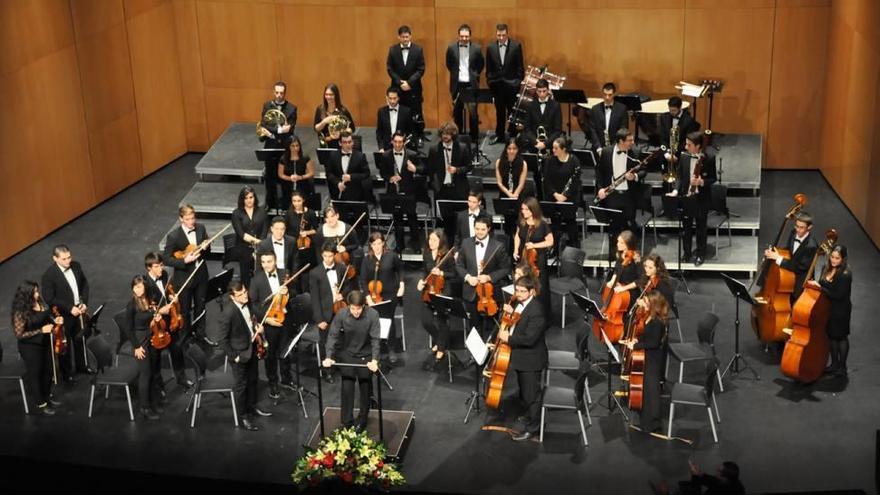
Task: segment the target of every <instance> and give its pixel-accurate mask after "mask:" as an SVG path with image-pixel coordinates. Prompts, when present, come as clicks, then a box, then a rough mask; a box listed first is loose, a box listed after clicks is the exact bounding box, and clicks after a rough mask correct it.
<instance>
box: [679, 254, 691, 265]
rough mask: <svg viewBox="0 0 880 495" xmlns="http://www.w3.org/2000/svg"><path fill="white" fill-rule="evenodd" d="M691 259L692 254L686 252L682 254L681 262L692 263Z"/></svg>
mask: <svg viewBox="0 0 880 495" xmlns="http://www.w3.org/2000/svg"><path fill="white" fill-rule="evenodd" d="M690 261H691V255H690V253H685V254H683V255H682V256H681V262H682V263H690Z"/></svg>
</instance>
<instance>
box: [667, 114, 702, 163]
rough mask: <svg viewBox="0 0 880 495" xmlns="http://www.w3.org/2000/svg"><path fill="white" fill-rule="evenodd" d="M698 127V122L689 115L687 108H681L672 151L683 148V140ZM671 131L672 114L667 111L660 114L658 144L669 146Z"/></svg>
mask: <svg viewBox="0 0 880 495" xmlns="http://www.w3.org/2000/svg"><path fill="white" fill-rule="evenodd" d="M699 129H700V124H699V122H697V121H696V120H694V118H693V117H692V116H691V113H690V112H688V111H687V109H682V111H681V114H680V116H679V118H678V143H676V146H675V149H674V150H672V151H676V152H678V151H681V150H683V149H684V140H685V138H687V135H688V134H690V133H691V132H694V131H696V130H699ZM671 132H672V115H671V114H670V113H669V112H666V113H664V114H663V115H661V116H660V144H662V145H663V146H669V134H670V133H671Z"/></svg>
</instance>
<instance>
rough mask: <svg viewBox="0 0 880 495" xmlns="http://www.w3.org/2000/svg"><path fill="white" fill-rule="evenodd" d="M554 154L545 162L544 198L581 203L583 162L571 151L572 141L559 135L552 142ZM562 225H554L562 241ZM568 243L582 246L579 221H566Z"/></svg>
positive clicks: (560, 201) (559, 201) (558, 201)
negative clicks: (579, 236)
mask: <svg viewBox="0 0 880 495" xmlns="http://www.w3.org/2000/svg"><path fill="white" fill-rule="evenodd" d="M550 149H551V151H552V153H553V156H551V157H550V159H549V160H547V161H546V162H545V164H544V199H545V200H547V201H552V202H556V203H573V204H575V205H579V204H581V189H582V184H581V162H580V160H579V159H578V157H577V156H575V155H574V154H572V153H571V141H569V140H568V138H566V137H564V136H563V137H558V138H556V139H554V140H553V143H552V144H551V148H550ZM562 227H563V226H562V225H556V224H554V225H553V230H554V231H555V234H556V235H557V237H558V239H557V240H558V241H560V242H561V230H562ZM565 227H566V232H567V236H568V245H570V246H574V247H580V239H579V238H578V223H577V222H576V221H574V220H572V221H569V222H566V225H565Z"/></svg>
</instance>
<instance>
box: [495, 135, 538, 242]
mask: <svg viewBox="0 0 880 495" xmlns="http://www.w3.org/2000/svg"><path fill="white" fill-rule="evenodd" d="M528 175H529V167H528V166H527V165H526V163H525V160H523V157H522V155H520V153H519V144H518V143H517V142H516V138H511V139H509V140H508V141H507V145H506V146H505V148H504V151H502V152H501V156H500V157H499V158H498V159H497V160H495V181H496V182H497V183H498V191H499V196H500V197H501V198H505V199H511V200H516V199H522V198H525V197H528V196H532V195H534V192H529V191H526V190H525V187H526V178H527V177H528ZM509 211H510V214H509V215H508V214H505V215H504V233H505V234H507V235H508V237H510V238H513V235H514V231H515V230H516V217H517V215H516V211H515V210H509ZM510 247H511V246H509V245H508V246H507V248H508V249H510Z"/></svg>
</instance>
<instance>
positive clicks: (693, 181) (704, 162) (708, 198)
mask: <svg viewBox="0 0 880 495" xmlns="http://www.w3.org/2000/svg"><path fill="white" fill-rule="evenodd" d="M685 149H686V150H687V152H688V155H682V157H681V159H680V160H679V161H678V187H677V188H676V189H675V190H674V191H673V192H671V193H669V195H670V196H678V197H680V198H682V199H681V201H682V210H681V215H682V225H683V227H684V232H683V233H682V238H681V245H682V248H683V249H684V256H683V257H682V258H681V260H682V261H690V260H691V252H692V251H691V237H692V236H693V235H694V223H696V224H697V251H696V252H695V253H693V254H694V258H693V259H694V265H695V266H700V265H702V264H703V259H704V258H705V256H706V220H707V218H708V216H709V209H711V208H712V184H714V183H715V181H716V180H717V175H716V173H715V157H714V156H711V155H707V154H704V153H703V134H702V133H699V132H692V133H690V134H688V136H687V141H686V143H685ZM697 165H699V167H700V170H699V171H697Z"/></svg>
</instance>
